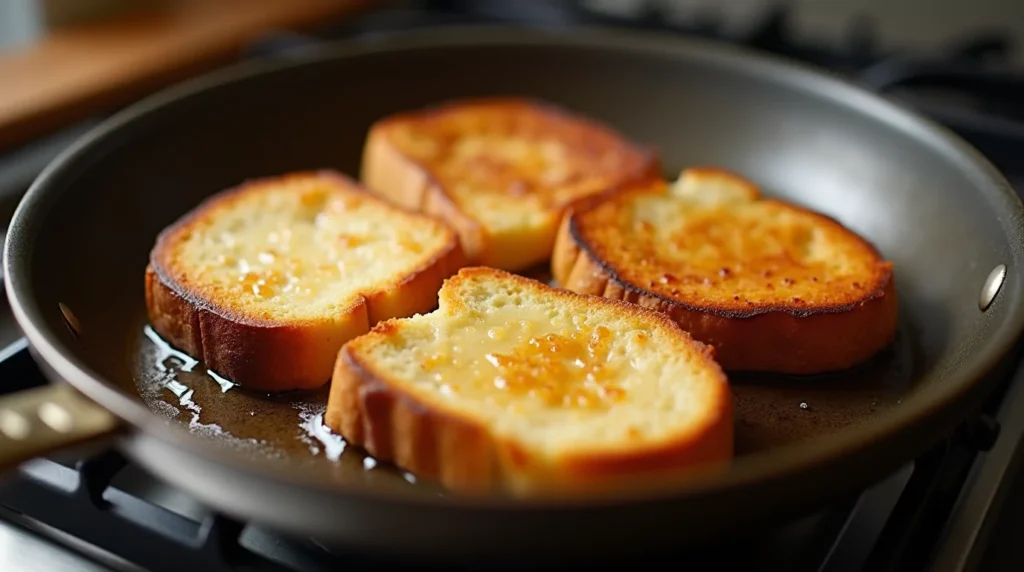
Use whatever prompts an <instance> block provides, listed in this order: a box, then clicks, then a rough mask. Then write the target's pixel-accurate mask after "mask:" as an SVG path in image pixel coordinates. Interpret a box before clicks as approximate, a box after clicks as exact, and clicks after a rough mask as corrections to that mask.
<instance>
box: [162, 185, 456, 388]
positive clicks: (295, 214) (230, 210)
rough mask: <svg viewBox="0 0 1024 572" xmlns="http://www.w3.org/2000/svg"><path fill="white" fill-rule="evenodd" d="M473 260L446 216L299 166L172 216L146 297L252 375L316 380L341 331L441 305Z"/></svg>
mask: <svg viewBox="0 0 1024 572" xmlns="http://www.w3.org/2000/svg"><path fill="white" fill-rule="evenodd" d="M463 261H464V257H463V254H462V251H461V249H460V247H459V244H458V238H457V236H456V235H455V233H454V231H452V230H451V229H450V228H449V227H448V226H447V225H445V224H444V223H443V222H441V221H438V220H435V219H433V218H430V217H427V216H425V215H421V214H417V213H412V212H407V211H405V210H403V209H401V208H399V207H396V206H393V205H390V204H388V203H386V202H384V201H383V200H381V199H380V198H378V197H376V196H374V195H373V194H372V193H369V192H366V191H365V190H364V189H362V188H361V187H359V186H358V185H357V184H356V183H355V182H353V181H351V180H349V179H347V178H345V177H343V176H342V175H339V174H337V173H330V172H316V173H295V174H289V175H285V176H281V177H276V178H267V179H261V180H256V181H250V182H248V183H246V184H243V185H241V186H240V187H238V188H235V189H232V190H228V191H224V192H222V193H220V194H218V195H216V196H214V197H212V198H210V199H208V200H206V201H205V202H203V203H202V204H201V205H199V206H198V207H196V208H195V209H194V210H193V211H192V212H190V213H189V214H187V215H185V216H184V217H182V218H181V219H179V220H178V221H177V222H176V223H174V224H173V225H171V226H170V227H168V228H167V229H165V230H164V231H163V232H162V233H161V234H160V236H159V237H158V239H157V241H156V245H155V247H154V248H153V250H152V253H151V255H150V262H149V266H148V267H147V269H146V305H147V308H148V311H149V319H150V322H151V323H152V325H153V328H154V329H155V330H156V331H157V332H158V333H159V334H160V335H161V336H163V337H164V338H165V339H166V340H167V341H168V342H169V343H171V344H172V345H174V346H176V347H178V348H179V349H181V350H182V351H184V352H186V353H188V354H189V355H191V356H192V357H194V358H196V359H199V360H202V361H204V362H205V365H206V367H207V368H209V369H210V370H213V371H215V372H217V373H218V374H220V375H222V376H224V377H226V378H228V379H230V380H232V381H234V382H235V383H238V384H240V385H242V386H243V387H248V388H252V389H257V390H263V391H283V390H289V389H299V388H314V387H317V386H321V385H323V384H325V383H326V382H328V381H329V380H330V378H331V371H332V370H333V367H334V361H335V358H336V357H337V354H338V350H339V349H340V348H341V346H342V344H344V343H345V342H347V341H348V340H350V339H352V338H354V337H355V336H358V335H360V334H364V333H366V332H367V331H368V330H369V329H370V326H372V325H373V324H375V323H377V322H378V321H380V320H383V319H387V318H392V317H396V316H409V315H412V314H414V313H416V312H425V311H428V310H430V309H431V308H433V307H434V306H435V304H436V296H437V291H438V289H439V288H440V287H441V284H442V283H443V281H444V279H445V278H446V277H448V276H450V275H451V274H453V273H455V271H456V270H458V268H459V267H460V266H462V265H463Z"/></svg>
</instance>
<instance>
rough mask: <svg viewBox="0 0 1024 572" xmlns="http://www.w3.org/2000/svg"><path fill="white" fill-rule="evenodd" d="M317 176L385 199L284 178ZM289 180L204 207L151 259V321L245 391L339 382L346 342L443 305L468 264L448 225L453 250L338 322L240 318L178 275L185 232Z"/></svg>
mask: <svg viewBox="0 0 1024 572" xmlns="http://www.w3.org/2000/svg"><path fill="white" fill-rule="evenodd" d="M311 174H315V175H316V176H320V177H327V178H332V179H336V180H337V181H339V182H340V183H341V184H343V185H346V187H347V188H350V189H352V190H353V191H356V192H364V193H366V194H367V196H370V197H372V198H374V200H378V201H379V200H380V199H379V198H376V197H373V195H372V194H370V193H369V192H367V191H365V190H364V189H362V188H361V187H360V186H359V185H358V184H357V183H355V182H354V181H352V180H351V179H349V178H348V177H345V176H344V175H341V174H340V173H336V172H333V171H318V172H315V173H291V174H288V175H284V176H283V177H295V176H309V175H311ZM281 179H282V177H268V178H263V179H254V180H251V181H247V182H245V183H242V184H241V185H239V186H238V187H235V188H233V189H229V190H227V191H223V192H221V193H218V194H216V195H214V196H212V197H210V198H209V199H207V200H205V201H203V202H202V203H200V204H199V205H198V206H197V207H195V208H194V209H193V210H192V211H190V212H189V213H188V214H186V215H185V216H183V217H182V218H181V219H179V220H178V221H177V222H175V223H174V224H172V225H171V226H169V227H167V228H166V229H165V230H164V231H163V232H161V233H160V235H159V237H158V238H157V241H156V245H155V246H154V247H153V249H152V251H151V253H150V261H149V264H148V265H147V267H146V276H145V289H146V291H145V295H146V309H147V314H148V317H149V320H150V323H151V324H152V326H153V329H154V330H155V331H156V332H157V333H158V334H160V335H161V336H162V337H163V338H164V339H165V340H166V341H167V342H168V343H170V344H171V345H173V346H174V347H177V348H179V349H181V351H184V352H185V353H187V354H188V355H190V356H192V357H194V358H196V359H198V360H201V361H202V362H203V363H204V366H205V367H207V368H208V369H210V370H212V371H215V372H217V373H218V374H219V375H222V376H224V377H226V378H227V379H230V380H232V381H234V382H235V383H238V384H239V385H242V386H243V387H246V388H249V389H253V390H258V391H270V392H277V391H286V390H292V389H313V388H317V387H320V386H322V385H324V384H325V383H327V382H328V381H329V380H330V378H331V373H332V371H333V368H334V361H335V358H336V355H337V352H338V350H339V348H340V347H341V346H342V345H343V344H344V342H346V341H348V340H350V339H352V338H355V337H356V336H359V335H361V334H364V333H366V332H367V331H368V330H369V329H370V327H371V326H372V325H373V324H374V323H376V322H378V321H380V320H383V319H387V318H391V317H396V316H408V315H412V314H414V313H417V312H426V311H429V310H430V309H431V308H433V307H434V306H435V304H436V292H437V291H438V290H440V288H441V285H442V284H443V283H444V280H445V278H447V277H448V276H451V275H452V274H454V273H455V272H456V271H457V270H458V269H459V268H460V267H462V266H464V265H465V256H464V255H463V253H462V250H461V248H460V246H459V243H458V239H457V237H456V235H455V234H454V232H453V231H451V229H450V228H449V227H447V226H446V225H445V224H444V223H441V226H442V228H444V229H446V231H447V232H448V233H450V237H449V241H448V244H447V245H446V246H445V248H443V249H442V250H440V251H439V252H438V253H437V255H436V256H434V257H433V258H432V259H430V260H429V261H427V263H425V264H423V265H421V266H420V267H419V268H417V269H416V270H414V271H413V272H411V273H410V274H408V275H406V276H405V277H403V278H402V279H401V280H399V281H396V282H394V283H391V284H381V285H380V286H379V287H378V288H376V289H374V290H372V291H369V292H367V293H365V294H363V296H361V297H360V298H359V299H357V300H356V302H355V303H354V304H353V305H352V306H351V307H349V308H347V309H344V310H340V311H339V314H340V315H341V316H343V318H344V319H342V320H339V321H338V322H337V323H321V322H319V321H310V322H298V321H285V320H282V321H276V320H266V319H263V318H259V317H254V316H247V315H244V314H239V313H237V312H235V311H232V310H231V309H229V308H227V307H225V306H224V305H222V304H221V303H220V301H218V300H212V299H208V298H207V297H205V296H203V295H202V294H201V293H200V292H199V291H197V290H195V289H193V288H190V287H189V286H188V285H185V284H182V283H181V282H180V281H178V280H177V279H175V278H174V277H173V276H171V274H170V272H169V271H168V269H167V267H166V265H165V257H166V256H167V254H168V252H167V249H168V248H169V247H170V245H171V244H173V238H174V236H175V235H176V233H177V232H179V231H180V230H181V229H184V228H187V227H188V226H189V225H191V224H192V222H193V221H194V220H195V219H196V218H197V217H198V216H199V215H200V214H202V213H203V212H204V211H206V210H207V209H210V208H217V207H218V206H219V205H221V204H223V203H225V202H229V201H231V200H232V199H234V198H236V197H237V196H238V195H240V194H242V193H244V192H246V191H248V190H251V189H254V188H258V187H259V186H262V185H265V184H272V183H274V182H275V181H279V180H281ZM384 204H385V205H388V206H389V207H390V208H395V209H399V210H404V209H400V207H396V206H393V205H389V204H388V203H386V202H385V203H384ZM410 214H412V215H413V216H425V215H420V214H417V213H412V212H410Z"/></svg>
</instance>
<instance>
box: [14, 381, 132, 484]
mask: <svg viewBox="0 0 1024 572" xmlns="http://www.w3.org/2000/svg"><path fill="white" fill-rule="evenodd" d="M119 426H120V423H119V422H118V419H117V417H115V416H114V415H113V414H112V413H110V412H109V411H107V410H106V409H103V408H102V407H100V406H99V405H96V404H95V403H93V402H92V401H89V400H88V399H87V398H86V397H85V396H83V395H82V394H81V393H79V392H77V391H76V390H75V389H73V388H72V387H71V386H70V385H67V384H65V383H57V384H52V385H47V386H45V387H39V388H34V389H29V390H26V391H20V392H18V393H14V394H11V395H6V396H3V397H0V471H5V470H7V469H10V468H12V467H14V466H17V465H19V464H21V463H22V462H24V461H27V460H29V459H32V458H34V457H39V456H42V455H45V454H47V453H52V452H54V451H58V450H60V449H64V448H67V447H70V446H72V445H76V444H79V443H82V442H85V441H89V440H92V439H95V438H97V437H101V436H104V435H107V434H110V433H113V432H114V431H116V430H117V429H118V427H119Z"/></svg>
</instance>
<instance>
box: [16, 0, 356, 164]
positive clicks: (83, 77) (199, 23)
mask: <svg viewBox="0 0 1024 572" xmlns="http://www.w3.org/2000/svg"><path fill="white" fill-rule="evenodd" d="M370 3H371V1H370V0H173V1H170V2H167V3H166V4H167V6H166V7H165V8H162V9H161V10H159V11H152V12H148V13H140V14H133V15H126V16H123V17H116V18H114V19H110V20H106V21H102V22H98V23H92V24H86V25H81V26H76V27H70V28H67V29H57V30H56V31H54V32H53V33H51V34H50V35H49V36H47V37H46V38H44V39H42V40H41V41H40V42H38V43H36V44H34V45H32V46H28V47H26V48H23V49H20V50H17V51H9V52H0V150H3V149H4V148H8V147H11V146H14V145H16V144H18V143H20V142H23V141H25V140H27V139H29V138H31V137H35V136H39V135H42V134H44V133H46V132H47V131H50V130H53V129H55V128H58V127H60V126H62V125H66V124H68V123H70V122H73V121H75V120H77V119H82V118H83V117H85V116H87V115H89V114H92V113H97V112H102V111H104V110H108V109H113V108H116V107H117V106H120V105H124V104H127V103H129V102H131V101H132V100H133V99H136V98H139V97H141V96H143V95H145V94H147V93H149V92H151V91H153V90H155V89H158V88H160V87H162V86H164V85H167V84H170V83H172V82H175V81H179V80H181V79H183V78H185V77H187V76H189V75H192V74H195V73H198V72H202V71H205V70H206V69H209V68H212V67H215V66H217V65H220V64H223V63H226V62H228V61H230V59H231V58H232V57H233V56H236V55H237V54H238V52H239V50H240V49H241V48H243V47H244V46H246V45H247V43H249V42H251V41H253V40H254V39H256V38H258V37H259V36H260V35H262V34H265V33H267V32H269V31H272V30H301V29H305V28H310V27H316V26H317V25H326V24H330V23H334V22H336V21H338V19H339V18H341V17H343V16H345V15H347V14H352V13H355V12H356V11H357V10H359V9H363V8H365V7H367V5H369V4H370Z"/></svg>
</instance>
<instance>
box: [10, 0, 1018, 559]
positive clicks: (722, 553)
mask: <svg viewBox="0 0 1024 572" xmlns="http://www.w3.org/2000/svg"><path fill="white" fill-rule="evenodd" d="M586 4H588V3H586V2H559V1H554V0H545V1H537V2H508V1H507V0H484V1H477V2H458V1H453V0H446V1H439V0H428V1H424V2H405V3H402V5H403V7H402V8H401V9H398V8H395V9H390V10H382V11H378V12H374V13H370V14H368V15H367V16H365V17H363V18H360V19H359V20H356V21H346V22H344V23H342V24H340V25H338V26H335V27H334V28H333V29H327V30H324V31H322V32H321V33H319V34H318V35H316V36H297V35H292V34H275V35H269V36H267V37H266V38H264V40H263V41H260V42H258V43H256V44H254V45H252V46H251V47H250V49H249V50H247V52H246V53H245V56H246V57H251V56H259V55H264V54H267V53H278V52H281V51H286V50H289V49H295V48H300V47H301V48H304V49H310V48H311V47H312V49H315V46H316V45H317V44H318V43H319V42H322V41H324V40H334V39H342V38H351V37H369V36H373V35H380V34H388V33H393V32H396V31H400V30H403V29H409V28H417V27H425V26H432V25H438V24H442V25H451V24H458V23H475V24H478V23H489V22H516V23H521V24H528V25H540V26H546V27H569V26H573V25H576V24H579V23H585V24H599V25H612V26H629V27H633V28H645V29H655V30H658V31H660V32H663V33H678V34H686V35H693V36H702V37H709V38H715V39H719V40H723V41H728V42H731V43H739V44H743V45H747V46H751V47H754V48H757V49H761V50H767V51H770V52H774V53H778V54H781V55H784V56H787V57H790V58H794V59H798V60H801V61H806V62H810V63H812V64H814V65H817V66H820V67H825V68H828V69H830V70H832V71H834V72H838V73H840V74H844V75H846V76H848V77H849V78H850V79H852V80H854V81H857V82H860V83H862V84H863V85H865V86H867V87H869V88H870V89H873V90H875V91H878V92H880V93H883V94H885V95H887V96H889V97H891V98H893V99H895V100H898V101H900V102H902V103H904V104H906V105H909V106H911V107H914V108H916V109H917V110H919V111H921V112H923V113H925V114H926V115H929V116H931V117H933V118H934V119H936V120H938V121H940V122H942V123H944V124H946V125H947V126H949V127H951V128H952V129H954V130H955V131H957V132H958V133H960V134H961V135H962V136H964V137H965V138H967V139H968V140H969V141H970V142H971V143H973V144H974V145H975V146H977V147H978V148H979V149H980V150H981V151H982V152H983V153H985V154H986V155H987V156H988V157H989V158H990V159H992V160H993V161H994V162H995V163H996V164H997V166H999V167H1000V168H1001V169H1002V170H1003V171H1004V172H1005V173H1006V174H1007V175H1008V177H1009V178H1010V179H1011V182H1013V183H1014V184H1015V186H1016V188H1017V189H1018V190H1019V191H1024V106H1022V105H1021V104H1020V102H1022V101H1024V72H1022V71H1021V70H1017V71H1015V72H1014V71H1010V70H1008V69H1007V65H1006V64H1005V62H1004V59H1003V58H1004V56H1005V55H1006V53H1007V52H1008V48H1009V43H1008V41H1007V40H1006V39H1005V38H1002V37H1000V36H998V35H987V36H983V37H972V38H968V40H967V41H961V42H958V43H955V44H950V46H949V48H948V49H947V50H945V51H944V52H941V53H933V54H931V55H930V56H928V57H922V56H914V55H910V54H900V53H884V52H882V51H880V50H878V49H876V48H875V46H874V42H873V40H872V34H871V30H870V28H868V27H864V26H859V27H857V28H856V29H854V30H853V32H852V33H851V35H850V41H848V42H847V43H846V48H845V49H836V48H835V47H834V46H823V45H814V44H810V43H801V42H797V41H796V40H795V39H794V38H793V37H792V35H791V34H790V33H789V27H788V19H787V16H788V13H787V12H786V11H785V10H784V9H782V8H777V9H772V10H767V11H765V12H764V13H763V15H762V18H761V20H760V21H758V22H757V23H756V25H752V26H747V27H746V28H745V30H744V31H743V32H742V33H726V32H725V31H723V28H722V26H721V25H720V23H719V22H716V21H715V20H713V19H704V20H700V19H698V20H693V21H690V22H689V23H685V24H680V23H678V22H677V23H673V24H671V25H669V24H666V23H665V22H666V20H665V19H663V18H658V17H656V15H653V13H651V12H646V13H645V12H643V11H640V12H637V13H634V14H633V15H632V16H628V17H627V16H622V17H615V16H611V15H609V14H608V13H598V12H595V11H592V10H588V9H587V8H586V7H585V5H586ZM589 4H593V3H589ZM527 6H529V9H526V7H527ZM98 119H100V118H97V119H96V120H98ZM96 120H93V121H86V122H83V123H81V124H79V125H75V126H72V127H69V128H68V129H66V130H65V131H64V132H61V133H57V134H55V135H53V136H50V137H47V138H45V139H40V140H38V141H33V142H30V143H29V144H26V145H25V146H24V147H23V148H21V149H18V150H15V151H14V152H11V153H7V154H6V155H2V156H0V217H3V220H7V219H9V217H10V214H11V212H13V205H14V204H15V203H16V201H17V198H18V197H19V196H20V193H21V192H23V191H24V188H25V187H26V186H27V184H28V182H29V181H30V180H31V178H32V177H34V176H35V174H37V173H38V171H39V170H40V169H41V168H42V167H43V166H44V165H45V163H46V162H48V161H49V160H50V159H52V157H53V156H54V155H55V154H56V153H57V152H59V150H60V149H62V148H63V147H64V146H65V145H66V144H67V143H69V142H70V141H71V140H73V139H74V138H75V137H77V136H78V135H79V134H81V133H82V132H84V131H85V130H87V129H88V128H89V127H91V126H92V125H93V124H94V123H95V121H96ZM19 337H20V335H19V332H18V330H17V327H16V326H15V325H14V323H13V320H12V318H11V315H10V308H9V307H8V306H7V304H6V302H4V303H2V304H0V347H6V349H5V350H3V351H0V380H3V384H2V387H3V391H4V392H7V391H14V390H16V389H19V388H26V387H31V386H34V385H39V384H43V383H45V380H44V379H43V377H42V375H41V374H40V372H39V370H38V368H37V367H36V365H35V363H34V362H33V361H32V359H31V357H30V356H29V354H28V352H27V349H26V345H25V342H24V340H21V339H19ZM1007 371H1008V373H1007V374H1006V375H1005V379H1004V380H1003V382H1002V383H1001V385H1000V387H999V389H998V390H997V391H996V392H994V393H993V394H992V396H990V398H989V400H988V401H987V403H986V405H985V407H984V408H983V410H981V411H979V412H978V413H977V414H976V415H973V416H971V417H970V418H968V419H965V420H964V422H963V424H962V425H961V426H959V427H958V428H957V429H956V430H955V431H954V432H952V433H951V434H950V435H948V436H946V437H945V438H944V439H943V440H942V441H941V442H940V443H939V445H937V446H936V447H934V448H933V449H931V450H930V451H929V452H928V453H926V454H925V455H923V456H922V457H920V458H919V459H916V460H915V461H914V462H912V463H909V464H908V465H907V466H905V467H903V468H902V469H900V470H899V471H897V472H896V473H894V474H893V475H891V476H889V477H888V478H886V479H884V480H883V481H881V482H879V483H877V484H875V485H874V486H872V487H870V488H868V489H867V490H865V491H864V492H863V493H861V494H860V495H857V496H856V497H853V498H849V499H845V500H844V501H843V502H839V503H836V504H835V505H832V506H829V507H826V508H824V509H822V510H821V511H819V512H817V513H813V514H809V515H806V516H805V517H802V518H800V519H797V520H795V521H793V522H787V523H777V524H776V525H774V526H771V527H766V528H765V529H763V530H761V531H759V532H758V533H757V534H756V535H754V536H753V537H744V538H737V539H732V540H730V541H729V542H728V544H727V545H724V546H713V547H709V548H708V549H707V550H706V551H702V552H701V553H700V554H695V553H688V554H685V555H680V558H683V560H659V561H658V562H651V563H644V562H639V561H637V562H633V563H632V564H633V565H635V566H638V567H639V566H652V567H653V566H664V565H665V564H666V563H667V562H673V563H677V562H686V563H687V566H688V567H689V568H691V569H698V570H699V569H703V568H704V567H703V566H701V563H704V562H708V563H710V564H709V566H707V568H708V569H710V568H715V569H721V568H722V567H727V568H728V567H734V568H742V569H759V570H798V571H811V570H815V571H822V572H839V571H853V570H872V571H874V570H879V571H883V570H900V571H904V570H906V571H912V570H930V571H949V572H953V571H966V570H1011V569H1013V570H1017V569H1019V568H1020V561H1021V558H1019V557H1018V556H1017V554H1018V552H1017V551H1018V550H1019V547H1018V546H1017V545H1016V544H1017V543H1016V541H1017V538H1018V537H1019V532H1017V531H1020V530H1024V478H1022V476H1024V474H1018V472H1019V471H1018V469H1019V465H1020V464H1021V461H1020V459H1021V458H1024V451H1018V448H1019V444H1020V443H1021V439H1022V436H1024V369H1022V368H1019V367H1009V368H1008V369H1007ZM492 564H493V563H483V562H482V563H480V566H477V567H474V568H475V569H481V570H483V569H490V568H491V567H492V566H491V565H492ZM382 565H386V566H388V567H395V564H393V563H390V562H387V561H384V560H382V559H380V558H371V557H367V556H364V555H355V554H348V553H338V552H336V551H331V550H328V549H327V548H325V547H324V546H322V545H320V544H319V543H317V542H316V541H315V540H314V539H306V538H288V537H285V536H282V535H280V534H275V533H274V532H273V531H270V530H267V529H264V528H262V527H260V526H258V525H255V524H251V523H239V522H235V521H233V520H231V519H229V518H226V517H224V516H223V515H218V514H215V513H212V512H210V511H209V510H208V509H207V508H205V507H203V506H202V505H200V504H199V503H198V502H196V501H194V500H193V499H191V498H190V497H188V496H187V495H185V494H183V493H181V492H179V491H176V490H174V489H172V488H170V487H168V486H165V485H163V484H162V483H160V482H158V481H157V480H155V479H153V478H152V477H150V476H149V475H147V474H145V473H144V472H143V471H142V470H141V469H139V468H137V467H134V466H132V465H131V464H130V463H128V462H126V460H125V459H124V458H122V457H121V456H120V455H119V454H118V453H117V452H116V451H110V450H87V451H81V450H79V451H76V452H72V453H70V454H68V455H64V456H58V457H54V458H49V459H39V460H35V461H32V462H29V463H27V464H25V465H23V466H22V467H21V468H20V469H19V470H18V471H17V472H16V474H13V475H9V476H7V478H5V479H0V570H46V571H51V570H111V569H113V570H180V569H197V570H210V571H215V570H232V571H234V570H258V571H259V570H282V571H295V572H304V571H307V570H308V571H319V570H333V569H339V568H345V569H367V568H370V567H378V568H379V567H381V566H382Z"/></svg>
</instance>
